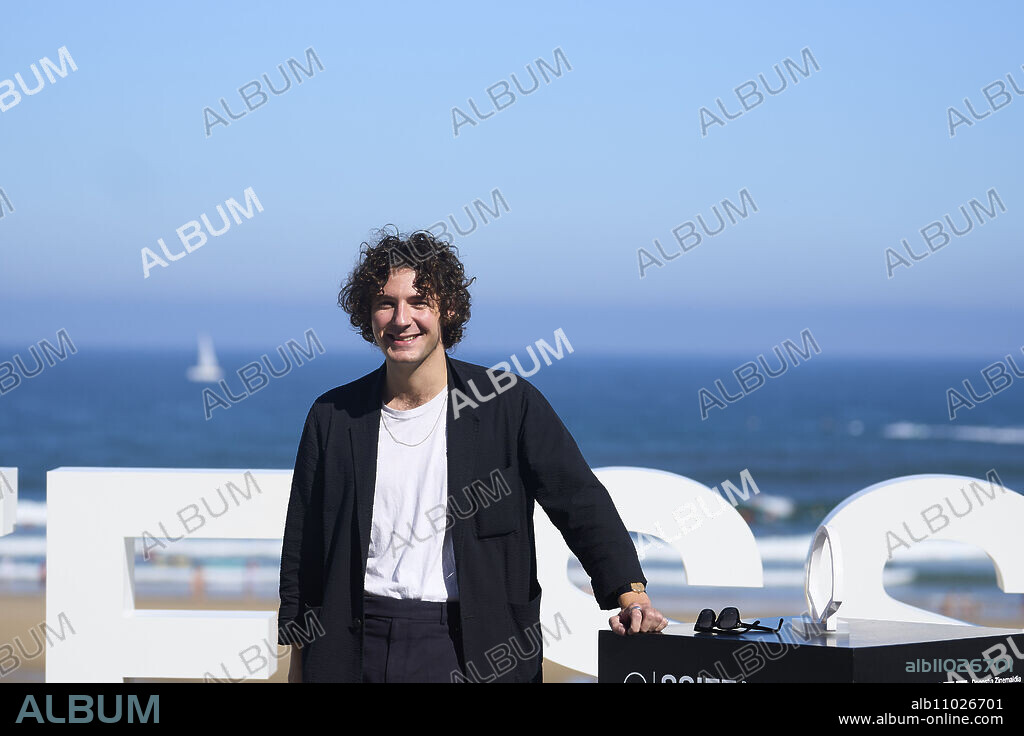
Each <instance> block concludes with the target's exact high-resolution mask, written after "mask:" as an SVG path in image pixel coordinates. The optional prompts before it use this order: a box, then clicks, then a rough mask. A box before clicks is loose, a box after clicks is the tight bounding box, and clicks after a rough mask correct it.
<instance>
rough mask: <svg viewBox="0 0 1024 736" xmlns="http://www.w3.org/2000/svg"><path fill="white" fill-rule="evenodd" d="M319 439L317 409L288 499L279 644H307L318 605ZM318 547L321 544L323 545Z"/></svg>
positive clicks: (305, 434)
mask: <svg viewBox="0 0 1024 736" xmlns="http://www.w3.org/2000/svg"><path fill="white" fill-rule="evenodd" d="M322 485H323V437H322V435H321V430H320V423H319V420H318V417H317V412H316V404H314V405H313V406H312V407H311V408H310V410H309V414H307V415H306V423H305V426H304V427H303V429H302V437H301V438H300V440H299V449H298V452H297V454H296V457H295V471H294V472H293V474H292V488H291V494H290V495H289V497H288V512H287V516H286V518H285V527H284V540H283V542H282V545H281V584H280V590H279V593H280V597H281V607H280V609H279V610H278V614H277V643H278V644H292V643H294V642H295V641H308V640H309V638H310V637H309V635H308V630H309V628H310V626H311V625H312V626H319V624H318V623H316V622H313V621H310V620H309V614H308V608H309V607H312V606H318V605H320V602H321V600H322V591H320V590H319V587H320V586H321V584H322V583H321V581H322V576H321V574H320V573H321V568H322V565H323V557H322V555H321V554H320V552H319V550H320V548H321V547H320V546H318V545H321V540H320V535H321V531H320V522H321V519H320V518H318V516H317V513H316V510H317V508H319V506H320V501H319V499H322V497H323V490H322ZM321 546H322V545H321Z"/></svg>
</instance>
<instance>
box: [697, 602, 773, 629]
mask: <svg viewBox="0 0 1024 736" xmlns="http://www.w3.org/2000/svg"><path fill="white" fill-rule="evenodd" d="M760 623H761V619H757V620H755V621H754V623H752V624H746V623H743V621H741V620H740V612H739V609H737V608H735V607H733V606H729V607H728V608H723V609H722V612H721V613H720V614H718V616H717V617H716V616H715V612H714V611H713V610H711V609H710V608H705V609H704V610H703V611H701V612H700V613H699V614H697V622H696V623H695V624H694V625H693V630H694V631H703V632H708V631H715V630H716V629H718V630H721V631H723V632H725V633H729V634H735V633H743V632H745V631H749V630H750V629H755V630H757V631H771V632H773V633H777V632H778V631H779V630H780V629H782V619H781V618H780V619H779V625H778V626H777V627H776V628H774V629H772V628H769V627H767V626H761V625H760ZM739 629H742V631H739Z"/></svg>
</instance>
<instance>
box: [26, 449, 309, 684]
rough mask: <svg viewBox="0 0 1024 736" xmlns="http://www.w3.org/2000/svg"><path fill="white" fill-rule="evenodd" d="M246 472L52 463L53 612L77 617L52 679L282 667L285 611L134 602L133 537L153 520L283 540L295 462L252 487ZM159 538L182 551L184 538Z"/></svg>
mask: <svg viewBox="0 0 1024 736" xmlns="http://www.w3.org/2000/svg"><path fill="white" fill-rule="evenodd" d="M248 472H249V471H244V470H168V469H159V470H158V469H139V470H135V469H116V468H58V469H57V470H51V471H49V472H48V473H47V474H46V497H47V498H46V501H47V504H46V505H47V522H46V526H47V529H46V573H47V581H46V620H47V623H48V624H49V626H51V627H52V628H54V629H55V630H61V627H62V623H61V621H60V620H58V617H59V616H61V615H62V614H63V616H64V617H65V618H66V620H67V621H68V622H69V623H70V627H71V628H73V629H74V633H73V634H68V635H66V639H64V640H63V641H61V642H60V643H59V644H57V645H55V646H54V647H53V648H52V649H49V650H48V651H47V652H46V681H47V682H122V681H123V678H125V677H160V678H164V677H167V678H204V677H205V675H206V674H207V673H209V674H210V675H212V676H214V677H218V678H220V679H227V677H229V676H230V677H231V678H234V679H240V678H242V677H250V678H256V679H266V678H268V677H270V676H271V675H272V674H273V673H274V672H276V671H277V657H276V654H277V611H184V610H183V611H178V610H139V609H136V608H135V580H134V568H135V543H134V540H135V538H138V537H143V533H144V532H146V533H148V534H150V535H154V536H156V537H157V538H163V537H164V532H165V531H166V534H167V538H177V537H184V536H187V538H188V539H204V538H207V539H208V538H217V539H229V538H230V539H273V540H278V541H280V540H281V537H282V535H283V533H284V519H285V511H286V509H287V505H288V494H289V491H290V479H291V474H292V473H291V471H290V470H254V471H251V474H250V476H249V478H251V479H252V480H254V481H255V483H256V484H257V487H255V488H252V487H250V483H249V478H247V477H245V476H246V473H248ZM228 484H230V485H228ZM221 488H225V489H226V490H224V491H221V492H220V494H221V495H220V497H218V490H219V489H221ZM222 499H223V500H222ZM222 507H226V509H227V510H226V511H223V512H222ZM214 513H217V514H218V515H217V516H214V515H213V514H214ZM200 519H201V520H202V523H200ZM161 524H162V525H163V527H161V526H160V525H161ZM147 541H148V542H150V543H151V542H153V540H152V539H149V540H147ZM161 542H162V543H163V544H164V545H166V546H167V548H168V549H169V550H170V551H172V552H173V549H174V546H173V545H174V543H175V542H167V541H164V539H161ZM157 549H160V551H164V550H163V548H160V547H157ZM268 644H269V647H268ZM270 647H273V652H271V651H269V648H270Z"/></svg>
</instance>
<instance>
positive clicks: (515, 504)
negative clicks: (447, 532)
mask: <svg viewBox="0 0 1024 736" xmlns="http://www.w3.org/2000/svg"><path fill="white" fill-rule="evenodd" d="M467 490H468V494H469V501H470V503H469V506H470V509H471V510H472V511H471V513H472V514H473V517H474V522H475V524H476V536H477V537H478V538H480V539H486V538H488V537H500V536H504V535H506V534H511V533H512V532H514V531H516V530H517V529H519V528H520V526H522V524H523V519H522V509H523V501H522V499H523V489H522V484H521V482H520V480H519V473H518V471H517V470H516V467H515V466H514V465H509V466H508V467H504V468H497V469H495V470H492V471H491V472H490V473H489V474H488V475H483V476H481V477H480V478H477V479H476V480H474V481H473V482H472V483H470V485H469V486H467Z"/></svg>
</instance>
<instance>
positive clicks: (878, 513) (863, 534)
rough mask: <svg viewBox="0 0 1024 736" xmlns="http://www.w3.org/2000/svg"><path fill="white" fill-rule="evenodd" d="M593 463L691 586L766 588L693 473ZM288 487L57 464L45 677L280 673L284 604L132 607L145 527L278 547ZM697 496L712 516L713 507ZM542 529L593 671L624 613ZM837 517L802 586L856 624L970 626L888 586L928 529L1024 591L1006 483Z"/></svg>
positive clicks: (566, 638) (269, 473) (927, 485)
mask: <svg viewBox="0 0 1024 736" xmlns="http://www.w3.org/2000/svg"><path fill="white" fill-rule="evenodd" d="M0 470H2V471H3V473H4V477H6V479H7V485H4V484H3V478H0V493H2V494H3V497H2V498H0V534H2V533H9V532H10V530H11V529H12V528H13V517H14V499H15V498H16V490H17V474H16V472H15V471H13V470H10V469H6V468H4V469H0ZM595 474H596V475H597V477H598V478H599V479H600V480H601V482H602V483H603V484H604V485H605V487H606V488H607V489H608V491H609V493H610V494H611V497H612V501H613V502H614V503H615V506H616V508H617V509H618V511H619V514H620V515H621V517H622V520H623V522H624V523H625V526H626V528H627V529H629V530H630V531H633V532H637V533H638V534H641V535H644V536H647V537H657V538H660V539H662V540H663V541H664V542H666V543H667V544H669V545H671V546H672V547H673V548H674V549H675V550H676V551H677V552H678V553H679V557H680V560H681V562H682V564H683V568H684V569H685V571H686V580H687V583H688V584H689V585H714V586H739V587H750V588H758V587H762V586H763V571H762V567H761V557H760V555H759V553H758V549H757V545H756V543H755V540H754V535H753V533H752V532H751V530H750V527H749V526H748V525H747V524H746V522H744V521H743V518H742V517H741V516H740V515H739V513H738V512H737V511H736V509H735V508H733V507H732V506H731V505H729V504H727V503H725V502H724V501H723V499H722V498H721V496H719V495H718V494H717V493H715V492H713V491H712V490H710V489H709V488H707V487H706V486H704V485H702V484H700V483H698V482H696V481H694V480H691V479H689V478H685V477H683V476H679V475H675V474H673V473H667V472H664V471H659V470H651V469H648V468H624V467H616V468H599V469H597V470H595ZM992 475H993V476H994V475H995V474H994V473H993V474H992ZM250 481H251V482H252V486H250ZM222 487H223V488H226V489H227V491H226V493H225V492H224V491H221V490H220V489H221V488H222ZM290 487H291V471H289V470H259V471H255V470H254V471H249V472H247V471H243V470H195V469H189V470H166V469H160V470H156V469H119V468H59V469H57V470H52V471H50V472H49V473H48V474H47V542H46V562H47V590H46V619H47V624H48V625H49V626H50V628H51V629H53V630H54V631H60V632H61V633H62V634H63V632H64V625H65V624H68V625H69V628H71V629H72V630H73V633H72V634H69V635H65V636H62V637H61V641H60V643H59V644H58V645H55V646H53V647H52V648H51V649H49V650H48V651H47V654H46V681H47V682H120V681H122V680H123V678H125V677H140V678H150V677H155V678H203V677H204V676H205V675H207V674H210V675H212V676H214V677H217V678H218V679H220V678H223V679H227V678H232V679H239V678H241V677H249V678H255V679H266V678H268V677H269V676H270V675H272V674H273V673H274V672H276V670H277V656H276V654H277V651H276V645H277V621H276V618H277V612H276V611H179V610H138V609H136V608H135V582H134V560H135V557H134V549H135V542H134V540H135V539H136V538H140V537H142V538H143V539H144V540H145V542H144V545H145V546H146V547H149V548H153V547H156V548H157V549H159V550H160V551H161V552H164V553H166V552H167V549H166V545H173V544H174V543H175V542H173V541H165V539H167V538H172V537H182V538H184V537H188V538H190V539H204V538H205V539H209V538H215V539H266V540H273V541H275V542H277V543H278V544H280V541H281V535H282V533H283V531H284V519H285V512H286V509H287V505H288V495H289V491H290ZM218 495H219V499H218V498H217V497H218ZM225 495H227V496H228V498H225ZM239 496H241V500H239ZM210 499H214V500H213V501H212V504H213V506H212V508H211V506H210V503H211V501H210ZM697 506H702V507H703V509H704V511H705V513H704V515H703V517H702V518H701V517H700V515H699V514H698V513H696V508H697ZM712 509H713V511H712ZM681 520H690V521H693V520H698V522H699V523H696V524H690V523H686V524H683V523H681ZM534 525H535V531H536V542H537V560H538V570H537V577H538V580H539V581H540V584H541V587H542V588H543V590H544V595H543V598H542V603H541V605H542V610H541V626H542V631H543V634H541V633H540V632H535V633H536V634H537V635H538V636H543V638H544V654H545V656H546V658H547V659H549V660H551V661H553V662H556V663H558V664H561V665H564V666H566V667H570V668H572V669H575V670H578V671H580V672H583V673H586V674H589V675H596V674H597V632H598V631H600V630H603V629H605V628H607V626H608V618H609V616H610V615H611V614H612V612H611V611H603V610H601V609H599V608H598V607H597V606H596V605H595V604H594V599H593V597H592V596H588V595H585V594H584V593H583V592H582V591H581V590H579V589H578V588H577V587H576V586H575V585H573V584H572V582H571V581H570V580H569V577H568V574H567V569H566V566H567V563H568V560H569V558H570V554H571V553H570V551H569V549H568V547H567V546H566V544H565V542H564V540H563V539H562V536H561V534H559V533H558V531H557V530H556V529H555V527H554V526H553V525H552V524H551V522H550V521H549V520H548V518H547V516H546V514H544V512H543V511H542V510H537V511H536V513H535V515H534ZM825 526H827V528H828V535H829V540H830V542H831V544H830V545H829V546H828V547H826V546H825V545H823V544H822V545H820V546H819V548H818V550H819V551H818V554H817V556H815V554H814V553H813V551H812V552H809V554H808V563H809V566H808V569H807V571H806V572H807V577H806V582H807V586H808V591H809V593H810V596H811V597H812V598H813V599H814V600H815V601H819V602H821V605H822V606H823V607H824V608H823V610H827V606H828V601H829V600H832V601H833V602H836V603H840V604H841V605H840V608H839V613H841V614H842V616H841V617H842V618H844V619H850V618H865V619H881V620H894V621H916V622H922V623H931V622H945V623H963V622H961V621H956V620H954V619H950V618H947V617H945V616H940V615H939V614H937V613H933V612H931V611H925V610H922V609H919V608H915V607H913V606H909V605H907V604H904V603H900V602H899V601H896V600H893V599H892V598H890V597H889V596H888V595H887V594H886V592H885V588H884V586H883V585H882V571H883V568H884V567H885V564H886V562H887V561H888V560H889V559H890V557H896V558H898V556H899V554H900V552H901V551H902V550H903V548H904V547H907V548H909V547H910V546H911V545H913V544H916V543H918V542H921V541H925V540H926V539H929V540H930V539H941V540H955V541H958V542H966V543H969V544H973V545H976V546H977V547H980V548H981V549H982V550H984V551H985V552H986V553H987V554H988V556H989V557H990V558H991V559H992V561H993V563H994V565H995V570H996V575H997V578H998V582H999V587H1000V588H1001V589H1002V590H1003V591H1004V592H1006V593H1024V556H1022V555H1021V553H1020V542H1019V534H1020V533H1019V529H1020V528H1021V527H1022V526H1024V496H1021V495H1020V494H1019V493H1015V492H1014V491H1011V490H1009V489H1006V488H1003V487H1002V485H1001V484H1000V483H998V482H992V481H979V480H976V479H973V478H966V477H962V476H950V475H917V476H911V477H907V478H896V479H894V480H889V481H886V482H884V483H879V484H877V485H874V486H871V487H870V488H867V489H865V490H863V491H860V492H859V493H856V494H854V495H853V496H851V497H850V498H848V499H846V500H845V501H843V502H842V503H841V504H840V505H839V506H837V507H836V508H835V509H834V510H833V511H832V513H830V514H829V515H828V517H826V518H825V520H824V521H823V522H822V527H825ZM168 527H170V528H171V529H172V531H167V529H168ZM680 532H681V533H680ZM147 535H153V536H149V537H148V538H147ZM153 537H157V538H158V539H159V540H160V542H159V543H158V542H157V541H156V540H155V539H154V538H153ZM643 538H644V537H643V536H642V537H641V540H643ZM170 549H171V551H173V546H171V548H170ZM826 549H831V550H833V551H834V550H839V549H841V550H842V554H841V557H840V556H837V555H835V554H832V555H831V556H829V555H828V554H826V553H825V551H826ZM709 551H713V553H712V552H709ZM835 586H838V588H837V587H835ZM840 591H841V594H840ZM549 635H550V637H551V639H549ZM552 639H553V640H552ZM254 665H255V666H254Z"/></svg>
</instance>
